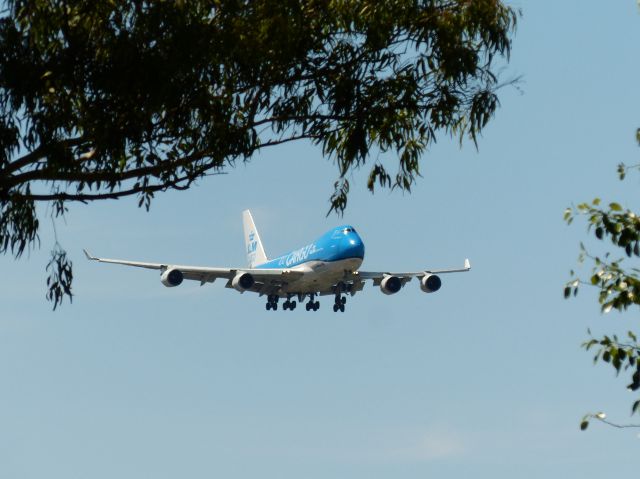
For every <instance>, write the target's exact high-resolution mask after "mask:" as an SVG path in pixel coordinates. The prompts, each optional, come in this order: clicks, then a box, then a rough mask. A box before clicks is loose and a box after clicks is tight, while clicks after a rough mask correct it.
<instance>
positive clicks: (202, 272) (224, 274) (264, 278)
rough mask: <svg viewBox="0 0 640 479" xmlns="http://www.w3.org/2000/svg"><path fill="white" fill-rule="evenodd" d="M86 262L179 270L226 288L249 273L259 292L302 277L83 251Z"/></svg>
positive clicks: (292, 272)
mask: <svg viewBox="0 0 640 479" xmlns="http://www.w3.org/2000/svg"><path fill="white" fill-rule="evenodd" d="M83 251H84V254H85V256H86V257H87V259H88V260H91V261H98V262H100V263H111V264H122V265H125V266H134V267H136V268H147V269H155V270H160V271H162V272H164V271H165V270H168V269H174V270H179V271H180V272H181V273H182V275H183V277H184V279H190V280H195V281H200V284H201V285H203V284H205V283H213V282H214V281H215V280H216V279H218V278H224V279H228V280H229V281H228V282H227V287H231V280H232V279H233V278H234V276H235V275H236V274H237V273H238V272H239V271H241V272H243V273H250V274H251V276H253V277H254V279H255V281H256V285H255V286H254V287H252V288H251V289H252V290H254V291H258V292H260V291H261V290H262V288H263V287H265V285H266V286H271V285H273V284H282V283H285V282H288V281H292V280H294V279H297V278H299V277H300V276H302V275H303V273H302V272H301V271H295V270H289V269H260V268H211V267H207V266H184V265H177V264H170V263H144V262H141V261H128V260H122V259H108V258H98V257H96V256H92V255H91V254H89V252H88V251H87V250H83Z"/></svg>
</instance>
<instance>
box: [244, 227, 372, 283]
mask: <svg viewBox="0 0 640 479" xmlns="http://www.w3.org/2000/svg"><path fill="white" fill-rule="evenodd" d="M363 259H364V243H363V242H362V238H360V236H359V235H358V233H357V232H356V230H355V228H353V226H350V225H344V226H339V227H337V228H334V229H332V230H331V231H328V232H327V233H325V234H324V235H322V236H321V237H320V238H318V239H317V240H315V241H314V242H312V243H309V244H308V245H305V246H303V247H302V248H299V249H297V250H294V251H291V252H290V253H287V254H284V255H282V256H279V257H277V258H275V259H272V260H269V261H267V262H265V263H262V264H260V265H256V266H255V268H256V269H289V270H291V271H299V272H300V273H303V274H302V275H301V276H300V277H299V278H296V279H295V280H294V281H292V282H291V283H290V284H287V285H283V287H282V291H283V292H287V291H292V292H295V293H312V292H320V291H319V290H318V289H317V288H318V286H319V285H320V284H329V283H330V284H331V285H334V284H336V282H338V281H339V280H340V279H342V278H343V277H344V275H345V273H353V272H354V271H357V270H358V268H360V265H362V261H363Z"/></svg>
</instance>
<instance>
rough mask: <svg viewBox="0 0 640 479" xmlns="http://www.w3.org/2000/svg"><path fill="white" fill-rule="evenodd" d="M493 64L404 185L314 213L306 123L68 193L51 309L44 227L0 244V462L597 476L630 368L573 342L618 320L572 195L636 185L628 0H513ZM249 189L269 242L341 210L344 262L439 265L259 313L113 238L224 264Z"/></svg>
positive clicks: (323, 191) (292, 236) (108, 471)
mask: <svg viewBox="0 0 640 479" xmlns="http://www.w3.org/2000/svg"><path fill="white" fill-rule="evenodd" d="M514 5H516V6H518V7H521V8H522V10H523V17H522V18H521V20H520V24H519V28H518V32H517V35H516V39H515V45H514V50H513V54H512V61H511V63H510V66H509V68H508V70H507V72H506V73H505V75H506V76H507V77H508V76H515V75H520V74H521V75H523V78H524V82H523V84H522V85H521V88H522V90H523V93H520V92H518V91H516V90H515V89H510V88H507V89H505V90H504V91H503V93H502V96H501V100H502V107H501V109H500V110H499V111H498V113H497V116H496V118H495V119H494V120H493V121H492V123H491V124H490V126H489V127H488V128H487V130H486V131H485V134H484V136H483V137H482V138H481V140H480V143H479V145H480V148H479V151H476V150H475V149H474V148H473V147H472V145H470V144H465V145H464V146H463V148H462V149H460V148H459V147H458V145H457V143H456V142H454V141H449V140H448V139H446V138H442V139H441V140H440V142H439V143H438V145H436V147H434V148H433V150H432V151H431V153H430V154H429V155H427V156H425V158H424V159H423V161H422V172H423V178H422V179H421V180H419V182H418V184H417V185H416V187H415V189H414V191H413V192H412V193H411V194H410V195H409V194H402V193H388V192H386V191H381V192H378V193H376V194H375V195H374V196H372V195H371V194H369V193H368V192H367V191H366V186H365V184H366V171H361V172H356V173H355V174H354V175H353V177H352V178H351V180H352V193H351V196H350V199H349V207H348V209H347V212H346V215H345V217H344V219H341V218H337V217H335V216H330V217H328V218H327V217H325V213H326V211H327V209H328V202H327V200H328V198H329V196H330V194H331V192H332V184H333V181H334V180H335V177H336V169H335V167H334V165H332V164H331V162H330V161H327V160H326V159H323V158H322V155H321V152H320V150H319V149H317V148H314V147H312V146H310V145H308V144H304V143H300V144H294V145H288V146H285V147H282V148H279V149H273V150H270V151H265V152H263V153H262V154H260V155H258V156H257V157H255V158H254V159H253V160H252V161H251V162H250V163H249V164H248V165H246V166H245V165H239V166H238V167H237V168H235V169H233V170H229V172H228V174H227V175H224V176H217V177H211V178H208V179H206V180H204V181H202V182H201V183H200V184H199V186H198V187H196V188H193V189H192V190H190V191H188V192H179V193H176V192H174V193H168V194H164V195H161V196H159V197H158V198H157V199H156V200H155V201H154V203H153V204H152V208H151V211H150V212H149V213H146V212H145V211H144V210H140V209H138V208H136V207H135V202H134V201H133V200H131V201H120V202H113V203H104V204H94V205H91V206H88V207H86V206H80V207H73V208H72V209H71V211H70V214H69V215H68V217H67V219H66V222H65V223H59V224H58V225H57V229H58V236H59V239H60V242H61V243H62V245H63V246H64V247H65V248H66V249H67V250H68V251H69V253H70V254H71V256H72V258H73V260H74V273H75V283H74V292H75V298H74V302H73V304H72V305H69V304H65V305H64V306H63V307H62V308H60V309H59V310H58V311H55V312H52V311H51V310H50V304H48V303H47V302H46V301H45V300H44V293H45V286H44V271H43V269H44V265H45V264H46V262H47V254H48V250H49V249H50V247H51V246H52V241H53V240H52V232H51V228H49V227H48V225H47V222H46V221H43V230H42V249H41V250H40V251H34V252H32V253H31V255H30V257H29V258H25V259H23V260H20V261H17V262H16V261H14V260H12V259H10V258H8V257H2V258H0V267H1V269H2V273H3V274H2V277H3V280H2V287H1V291H2V293H0V297H1V298H2V306H1V307H0V384H1V390H0V477H7V478H16V479H17V478H25V479H31V478H42V477H47V478H52V479H56V478H65V479H68V478H76V477H77V478H84V477H92V478H98V479H100V478H105V479H106V478H113V477H119V478H136V479H137V478H146V477H149V478H157V479H162V478H174V477H192V478H205V477H207V478H208V477H230V478H241V479H244V478H254V477H257V476H259V477H261V478H264V479H269V478H274V479H286V478H299V477H305V478H311V479H313V478H326V477H332V478H349V479H357V478H380V479H387V478H394V479H396V478H398V477H401V478H407V479H413V478H423V477H429V476H431V477H469V476H472V477H475V478H485V477H486V478H489V477H491V478H512V477H514V476H515V477H519V478H539V477H566V476H567V475H569V477H577V476H580V477H582V478H585V479H586V478H596V477H597V478H599V477H602V475H603V474H611V473H613V474H616V475H617V474H634V473H637V470H638V465H639V459H638V457H639V456H638V448H639V447H640V439H639V438H638V436H637V432H638V431H633V430H627V431H619V430H614V429H611V428H606V427H604V426H602V425H600V424H593V425H592V427H591V428H590V429H589V431H588V432H580V431H579V430H578V423H579V420H580V418H581V416H582V415H583V414H584V413H587V412H595V411H599V410H605V411H606V412H607V413H608V414H609V417H610V418H611V419H612V420H617V421H619V422H626V421H629V420H630V417H629V407H630V404H631V402H632V396H631V395H630V394H628V393H626V391H625V390H624V387H623V385H624V382H623V381H624V380H623V379H616V378H615V377H613V374H612V373H611V371H609V369H607V368H604V367H594V366H593V365H592V363H591V360H590V355H589V354H587V353H585V352H583V351H582V350H581V349H580V347H579V345H580V343H581V341H582V340H583V339H584V338H585V337H586V329H587V328H588V327H591V328H592V330H594V332H596V333H597V332H604V331H613V330H618V331H621V330H622V331H623V330H625V329H626V328H634V327H635V328H636V330H637V322H636V323H634V321H633V320H634V319H635V318H636V314H637V313H636V312H635V311H631V312H629V313H627V314H626V315H619V314H617V313H612V314H611V315H608V316H602V315H601V314H600V313H599V308H598V306H597V304H596V297H595V293H594V292H590V291H583V292H582V293H581V294H580V295H579V296H578V298H576V299H575V300H571V301H565V300H563V299H562V288H563V285H564V282H565V281H566V280H567V279H568V278H569V270H570V269H572V268H574V267H575V265H576V257H577V254H578V243H579V241H580V240H582V239H584V238H585V233H584V228H583V225H582V224H581V223H580V222H577V223H575V224H574V225H573V226H571V227H568V226H566V225H565V224H564V223H563V221H562V213H563V210H564V208H565V207H567V206H568V205H570V204H571V203H572V202H580V201H583V200H590V199H591V198H593V197H595V196H601V197H602V198H603V199H605V200H609V199H617V200H619V201H621V202H622V203H623V204H624V205H626V206H631V207H637V198H638V196H637V194H638V186H639V178H638V177H637V176H636V175H631V176H630V177H629V179H627V180H626V181H625V182H624V183H620V182H619V181H618V180H617V178H616V173H615V167H616V165H617V164H618V163H619V162H620V161H625V162H626V163H629V164H633V163H635V162H637V160H636V159H637V157H638V153H639V150H638V147H637V145H636V143H635V140H634V136H635V129H636V127H638V126H640V117H639V115H638V105H639V104H640V102H639V100H640V91H639V89H638V88H637V79H638V77H639V76H640V64H638V62H637V45H638V44H639V40H640V12H639V11H638V7H637V6H636V3H635V2H633V1H631V0H627V1H618V2H604V1H593V0H590V1H580V2H579V1H573V0H566V1H563V2H551V1H542V0H541V1H535V2H533V1H528V2H524V1H523V2H520V3H514ZM245 208H251V209H252V211H253V213H254V217H255V220H256V223H257V225H258V228H259V229H260V232H261V236H262V239H263V241H264V244H265V248H266V250H267V254H270V255H272V256H275V255H277V254H280V253H283V252H285V251H288V250H290V249H292V248H295V247H297V246H301V245H303V244H306V243H307V242H308V241H309V240H311V239H313V238H315V237H316V236H318V235H319V234H321V233H323V232H324V231H325V230H326V229H329V228H330V227H332V226H334V225H335V224H339V223H343V222H348V223H351V224H353V225H355V226H356V228H357V229H358V231H359V232H360V234H361V236H362V238H363V240H364V242H365V245H366V248H367V250H366V258H365V263H364V265H363V268H366V269H372V270H377V269H395V270H415V269H420V268H423V267H454V266H458V265H461V264H462V261H463V259H464V258H465V257H469V258H470V259H471V261H472V265H473V270H472V272H470V273H468V274H459V275H451V276H447V277H444V278H443V279H444V282H443V287H442V289H441V291H439V292H438V293H437V294H433V295H425V294H423V293H422V292H421V291H420V290H419V288H418V285H417V284H416V283H415V282H414V283H410V284H408V285H407V287H406V288H405V289H404V290H403V291H402V292H401V293H399V294H397V295H394V296H385V295H383V294H381V293H380V291H379V290H378V289H377V288H374V287H372V286H370V285H369V286H367V287H366V288H365V290H364V291H363V292H362V293H361V294H358V295H357V296H356V297H355V298H353V299H352V300H351V301H350V302H349V303H348V309H347V313H346V314H341V315H340V314H339V315H336V314H334V313H333V312H332V311H331V308H330V307H329V303H327V302H326V301H324V304H323V305H322V307H321V309H320V311H319V312H317V313H315V314H310V313H307V312H306V311H305V310H304V309H301V308H298V309H296V310H295V311H294V312H284V311H278V312H277V313H272V312H270V313H267V312H266V311H265V310H264V304H263V300H262V299H259V298H258V297H257V296H255V295H249V294H246V295H240V294H237V293H236V292H234V291H230V290H227V289H225V288H224V287H223V285H222V284H219V283H216V284H214V285H208V286H205V287H200V286H198V284H197V283H196V284H191V283H189V284H187V283H185V284H184V285H182V286H181V287H179V288H173V289H168V288H165V287H163V286H162V285H161V284H160V281H159V278H158V277H157V275H156V274H155V273H154V272H151V271H144V270H142V271H141V270H137V269H133V268H125V267H118V266H112V265H99V264H96V263H90V262H87V261H86V260H85V259H84V257H83V255H82V251H81V250H82V248H83V247H86V248H89V249H90V250H91V251H92V252H93V253H94V254H98V255H102V256H107V257H123V258H131V259H139V260H143V261H168V262H176V263H182V264H202V265H211V266H226V265H243V264H244V262H245V258H244V255H243V243H242V225H241V211H242V210H243V209H245Z"/></svg>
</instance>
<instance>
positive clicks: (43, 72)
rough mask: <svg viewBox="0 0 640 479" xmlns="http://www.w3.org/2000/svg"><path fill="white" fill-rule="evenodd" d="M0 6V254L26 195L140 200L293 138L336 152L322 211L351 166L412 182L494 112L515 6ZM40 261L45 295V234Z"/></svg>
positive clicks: (402, 184) (229, 2)
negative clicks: (445, 140) (434, 152)
mask: <svg viewBox="0 0 640 479" xmlns="http://www.w3.org/2000/svg"><path fill="white" fill-rule="evenodd" d="M5 5H6V9H5V10H4V11H3V12H2V13H1V14H0V151H1V152H2V153H1V155H0V253H3V254H12V255H13V256H15V257H20V256H21V255H22V254H23V253H24V252H25V251H26V250H28V249H29V248H31V247H34V246H36V245H37V243H38V231H39V228H40V221H39V218H38V211H37V208H36V205H37V204H38V203H41V202H46V203H48V204H50V205H52V208H50V210H51V211H53V215H54V216H59V215H63V214H64V213H65V211H66V208H67V205H68V204H69V202H91V201H96V200H104V199H117V198H122V197H126V196H131V195H134V196H135V197H137V198H138V202H139V205H140V206H145V207H147V208H148V207H149V204H150V202H151V200H152V198H153V196H154V194H155V193H157V192H159V191H165V190H167V189H185V188H188V187H189V186H191V185H192V184H193V182H194V181H195V180H197V179H199V178H201V177H203V176H205V175H208V174H215V173H219V172H221V171H223V170H224V169H225V168H229V167H233V166H234V164H235V163H236V162H238V161H246V160H249V159H250V158H251V157H252V155H253V154H254V153H255V152H256V151H258V150H260V149H262V148H267V147H272V146H276V145H279V144H282V143H285V142H290V141H295V140H301V139H306V140H307V141H310V142H312V143H313V144H314V145H317V146H318V147H320V148H322V151H323V153H324V155H325V156H326V157H328V158H330V159H331V160H332V161H334V162H335V164H336V166H337V181H336V183H335V193H334V194H333V196H332V197H331V207H330V211H331V210H334V211H336V212H338V213H340V212H342V211H343V210H344V208H345V207H346V204H347V193H348V191H349V182H348V179H347V176H348V174H349V173H350V172H351V171H352V170H354V169H356V168H359V167H362V166H363V165H364V164H368V166H369V167H370V169H369V175H368V182H367V186H368V188H369V189H370V190H371V191H373V190H374V188H375V186H376V185H379V186H381V187H390V188H401V189H405V190H410V188H411V186H412V184H413V183H414V182H415V180H416V177H417V176H419V174H420V168H419V160H420V158H421V156H422V155H423V154H424V153H425V152H426V151H427V150H428V148H429V146H430V145H431V144H433V143H434V142H435V141H436V139H437V137H438V135H440V134H444V135H448V136H452V137H456V138H459V139H462V138H465V137H469V138H471V139H472V140H473V141H474V142H475V141H476V139H477V137H478V135H479V134H480V133H481V131H482V129H483V128H484V127H485V126H486V124H487V122H488V121H489V120H490V119H491V117H492V116H493V115H494V113H495V111H496V108H497V106H498V98H497V95H496V91H497V89H498V87H499V82H498V78H497V73H496V72H497V69H498V68H500V67H501V66H503V65H504V64H505V61H506V60H508V56H509V53H510V49H511V36H512V34H513V32H514V29H515V25H516V18H517V12H516V11H515V10H514V9H513V8H511V7H508V6H506V5H504V4H503V3H502V2H501V1H499V0H390V1H388V2H378V1H373V0H351V1H349V0H277V1H276V0H251V1H246V0H245V1H242V0H189V1H185V0H171V1H151V0H147V1H143V0H133V1H131V0H127V1H125V0H90V1H89V0H75V1H74V0H69V1H60V2H50V1H48V0H9V1H8V2H6V3H5ZM373 153H375V155H373ZM373 158H375V159H373ZM389 163H391V165H390V164H389ZM390 166H391V167H392V168H391V169H390ZM48 268H49V269H50V276H49V278H48V286H49V292H48V297H49V299H50V300H52V301H53V305H54V308H55V307H56V306H57V305H58V304H59V303H60V302H61V301H62V299H63V298H64V297H65V296H68V297H69V298H71V280H72V268H71V262H70V260H69V259H68V258H67V256H66V253H65V251H64V249H63V248H62V247H60V246H59V245H56V247H55V248H54V250H53V252H52V258H51V263H50V264H49V266H48Z"/></svg>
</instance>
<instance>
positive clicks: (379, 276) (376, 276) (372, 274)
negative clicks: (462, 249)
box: [354, 259, 471, 286]
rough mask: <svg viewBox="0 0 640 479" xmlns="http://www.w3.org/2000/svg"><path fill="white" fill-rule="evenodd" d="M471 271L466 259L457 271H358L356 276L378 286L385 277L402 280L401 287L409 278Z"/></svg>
mask: <svg viewBox="0 0 640 479" xmlns="http://www.w3.org/2000/svg"><path fill="white" fill-rule="evenodd" d="M470 269H471V263H470V262H469V260H468V259H465V260H464V266H463V267H462V268H457V269H425V270H423V271H418V272H402V273H394V272H391V271H358V272H357V273H354V274H357V276H358V277H359V278H360V279H362V280H366V279H371V280H373V284H375V285H376V286H378V285H379V284H380V282H381V281H382V280H383V279H384V278H385V277H387V276H395V277H397V278H400V279H401V280H402V285H403V286H404V284H405V283H407V282H409V281H411V278H414V277H417V278H422V277H423V276H426V275H428V274H444V273H462V272H465V271H469V270H470Z"/></svg>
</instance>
